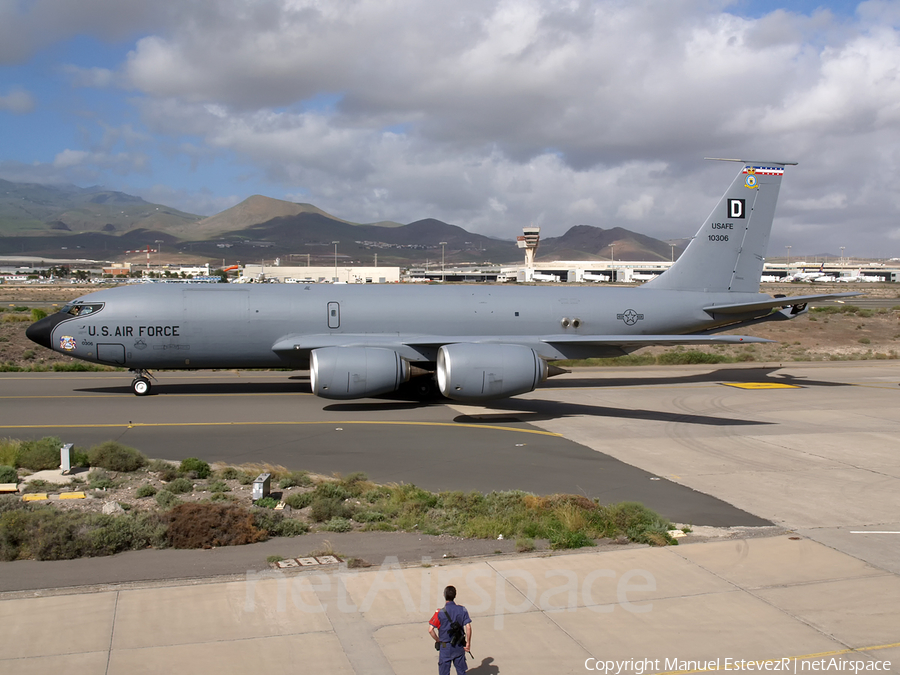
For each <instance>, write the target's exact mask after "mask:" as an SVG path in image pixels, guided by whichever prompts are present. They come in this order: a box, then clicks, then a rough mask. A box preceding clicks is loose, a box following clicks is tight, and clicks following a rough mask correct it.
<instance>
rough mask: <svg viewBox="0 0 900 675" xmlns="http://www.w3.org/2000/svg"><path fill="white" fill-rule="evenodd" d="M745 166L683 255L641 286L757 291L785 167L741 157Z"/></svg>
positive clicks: (775, 163)
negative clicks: (664, 270) (663, 271)
mask: <svg viewBox="0 0 900 675" xmlns="http://www.w3.org/2000/svg"><path fill="white" fill-rule="evenodd" d="M722 161H730V162H741V163H742V164H743V168H742V169H741V171H740V172H739V173H738V175H737V177H736V178H735V179H734V181H733V182H732V183H731V187H729V188H728V190H727V191H726V192H725V194H724V195H723V196H722V198H721V199H720V200H719V203H718V204H717V205H716V208H715V209H713V211H712V213H711V214H710V215H709V217H708V218H707V219H706V221H705V222H704V223H703V226H702V227H701V228H700V230H699V231H698V232H697V234H696V235H694V238H693V239H692V240H691V242H690V244H688V247H687V248H686V249H685V251H684V253H682V254H681V257H679V258H678V260H677V261H675V264H673V265H672V267H670V268H669V269H668V270H666V272H665V273H663V274H661V275H660V276H658V277H657V278H656V279H652V280H650V281H648V282H647V283H646V284H644V286H643V287H644V288H656V289H667V290H682V291H708V292H723V291H726V292H727V291H733V292H739V293H758V292H759V279H760V276H761V274H762V269H763V262H765V255H766V247H767V246H768V243H769V233H770V232H771V231H772V220H773V218H774V216H775V203H776V202H777V201H778V191H779V189H780V188H781V177H782V175H783V174H784V167H785V166H787V165H793V164H796V162H769V161H767V162H756V161H746V160H740V159H731V160H722Z"/></svg>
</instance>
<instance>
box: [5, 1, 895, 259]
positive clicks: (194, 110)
mask: <svg viewBox="0 0 900 675" xmlns="http://www.w3.org/2000/svg"><path fill="white" fill-rule="evenodd" d="M60 4H65V3H60ZM83 4H84V7H83V8H82V7H81V5H82V3H79V11H80V12H82V10H83V16H82V15H81V14H79V13H76V12H71V11H68V10H65V11H61V12H60V16H59V17H57V16H51V11H50V8H51V7H55V6H57V5H56V4H55V3H53V2H51V0H37V1H36V2H35V3H32V4H31V5H29V6H28V7H29V8H30V9H28V10H22V9H15V10H13V9H10V8H9V7H8V6H7V7H6V9H2V10H0V26H3V25H4V22H3V21H2V19H3V18H4V16H5V17H6V18H8V19H10V18H11V19H12V23H11V24H8V25H7V27H6V28H0V38H2V37H4V36H6V37H9V38H10V39H11V40H13V41H14V42H16V41H17V40H18V37H17V35H14V34H13V33H14V32H15V33H21V34H22V35H24V36H29V35H30V36H31V37H34V35H35V33H34V29H33V26H32V24H33V23H34V22H35V21H37V19H38V18H42V19H46V20H47V22H48V23H47V31H48V33H49V34H50V35H57V36H60V35H63V34H73V33H74V32H76V29H77V30H88V31H89V32H90V33H91V34H93V35H99V36H105V37H111V36H122V35H140V36H141V37H140V38H139V39H136V40H135V42H134V45H133V49H131V51H130V53H129V54H128V56H127V58H126V59H125V61H124V62H123V63H122V64H121V68H120V69H119V70H118V71H116V72H111V71H109V70H107V69H104V68H90V67H83V66H79V67H77V68H76V67H74V66H73V67H71V68H70V69H69V72H70V74H71V75H72V77H73V79H74V81H75V82H76V83H80V84H84V85H90V86H94V87H96V86H108V85H109V84H110V83H113V84H118V85H119V86H126V87H128V88H129V90H130V91H131V92H132V96H133V99H132V103H133V105H135V106H136V107H137V109H138V110H139V112H140V114H141V120H142V123H143V124H144V125H146V128H147V130H148V133H151V134H154V135H156V136H158V137H160V138H161V139H162V140H161V141H160V142H159V145H160V146H161V147H164V148H165V152H167V153H169V154H171V155H172V156H175V157H181V158H182V161H184V160H186V161H187V162H190V165H191V166H192V167H194V168H195V170H196V171H197V172H200V173H202V172H203V171H204V168H205V167H208V166H210V163H211V162H222V161H223V157H227V158H228V160H229V161H236V162H238V163H241V170H242V171H244V173H245V174H246V175H252V176H254V177H255V179H256V180H258V181H268V182H269V184H271V185H272V186H273V192H275V191H278V190H280V191H281V193H282V194H302V195H303V196H304V200H306V201H310V202H313V203H315V204H316V205H318V206H320V207H322V208H324V209H326V210H328V211H330V212H332V213H334V214H335V215H338V216H340V217H344V218H347V219H350V220H358V221H376V220H382V219H393V220H401V221H406V222H408V221H411V220H416V219H419V218H423V217H437V218H441V219H443V220H446V221H448V222H453V223H456V224H459V225H462V226H465V227H467V228H471V229H476V230H479V231H481V232H484V233H486V234H492V235H497V236H504V237H507V238H512V237H514V236H515V235H516V234H518V231H519V228H521V227H522V226H523V225H526V224H528V223H530V222H540V223H541V226H542V227H543V228H544V235H545V236H552V235H554V234H560V233H561V232H563V231H565V230H566V229H568V228H569V227H571V226H573V225H577V224H591V225H598V226H603V227H613V226H616V225H623V226H625V227H629V228H631V229H635V230H638V231H641V232H645V233H647V234H651V235H655V236H661V237H676V236H689V235H691V234H693V232H694V231H695V229H696V227H697V226H698V225H699V222H700V221H702V219H703V218H704V217H705V216H706V215H707V213H708V211H709V209H710V208H711V206H712V204H713V203H714V200H715V199H716V198H717V197H718V195H719V194H720V193H721V191H722V190H723V189H724V188H725V187H726V186H727V184H728V181H729V180H730V177H731V176H730V169H729V168H728V166H730V165H728V166H724V167H723V166H722V165H717V164H709V163H703V162H701V161H699V160H700V158H701V157H703V156H726V157H731V156H740V157H747V158H749V159H762V160H765V159H774V160H779V159H781V160H786V161H791V160H797V161H800V162H801V164H800V166H799V167H797V168H790V169H789V170H788V172H787V174H786V177H785V181H784V187H783V191H782V202H781V205H780V207H779V211H778V219H779V224H778V225H777V226H776V229H775V231H774V232H773V239H772V242H773V243H772V246H773V250H779V247H782V246H783V245H785V243H792V245H794V246H795V247H799V246H800V243H799V240H798V239H797V237H800V236H802V235H803V233H804V232H805V233H810V232H815V236H814V238H811V239H808V241H810V246H816V247H819V246H821V247H831V248H836V247H837V246H839V245H841V244H840V243H838V242H839V241H841V240H843V239H846V238H848V237H849V236H850V234H852V235H853V236H854V237H855V238H856V239H857V240H858V241H859V242H860V246H866V247H868V249H869V250H871V251H872V252H873V253H875V252H880V251H881V250H882V248H883V247H881V246H880V244H879V242H880V241H881V240H882V239H883V238H884V237H886V236H887V234H886V233H888V232H891V231H893V229H894V228H895V225H894V223H895V222H897V220H898V215H900V214H898V209H900V204H898V203H897V202H898V199H897V197H895V196H894V195H895V194H896V189H895V187H894V185H893V184H892V183H893V182H894V180H895V179H894V177H895V176H896V175H897V174H898V169H900V150H897V148H900V69H898V68H897V67H896V64H897V63H900V30H898V27H900V11H898V10H897V5H896V3H892V2H876V1H872V2H866V3H862V4H861V5H860V7H859V9H858V12H857V15H856V17H854V18H837V17H835V16H834V15H832V14H831V13H830V12H828V11H827V10H819V11H816V12H814V13H813V14H812V15H809V16H806V15H802V14H798V13H796V12H791V11H789V10H787V9H786V10H778V11H775V12H772V13H770V14H768V15H766V16H764V17H762V18H758V19H756V18H747V17H742V16H738V15H737V14H736V13H732V12H729V11H728V10H729V7H731V6H732V4H733V3H729V2H727V1H726V0H708V1H707V2H700V3H698V2H695V1H693V0H671V1H670V2H666V3H659V2H656V1H654V0H636V1H635V2H628V3H625V2H621V1H618V0H593V1H589V0H586V1H583V2H572V1H569V0H488V1H485V0H456V1H455V2H449V1H448V0H447V1H442V0H429V1H427V2H426V1H425V0H392V1H389V2H385V1H384V0H342V1H341V2H322V1H321V0H264V1H257V0H252V1H251V0H222V1H221V2H215V3H183V2H176V0H166V1H164V2H161V3H159V11H158V12H155V13H154V12H150V11H149V10H148V9H145V6H144V4H139V3H137V2H113V0H89V1H88V2H86V3H83ZM786 6H787V7H790V5H787V4H786ZM4 12H5V14H4ZM66 21H68V22H70V23H71V26H70V27H66V26H65V25H64V24H65V22H66ZM91 22H94V23H93V27H92V28H90V29H87V28H84V27H85V26H87V25H89V24H90V23H91ZM9 25H12V26H13V28H9ZM67 31H69V32H67ZM40 39H43V38H38V40H39V41H40ZM0 44H2V40H0ZM16 44H18V42H16ZM4 49H6V50H7V51H8V52H9V53H10V54H12V53H13V52H14V51H15V50H16V49H19V51H20V52H22V50H23V49H24V50H25V51H24V52H22V53H25V52H27V51H28V49H31V48H27V47H21V46H19V47H16V46H15V45H12V46H10V45H7V46H6V47H0V59H2V58H3V54H4ZM7 58H11V57H7ZM109 126H110V128H112V129H124V128H125V127H126V125H125V124H123V123H121V122H119V121H111V122H110V124H109ZM131 128H132V130H133V132H134V134H135V135H136V137H135V138H134V139H133V140H132V141H131V144H130V145H128V142H127V141H126V137H125V136H116V137H115V139H113V138H112V135H111V134H107V136H106V138H107V142H106V143H104V142H100V143H95V144H94V146H95V147H89V148H85V149H84V151H85V152H88V153H90V154H89V155H88V156H87V157H83V158H81V161H79V162H76V160H78V157H77V156H76V155H65V154H64V153H60V156H59V157H58V158H57V161H58V162H76V163H75V164H72V165H71V166H75V165H76V164H77V165H78V166H82V167H84V166H87V165H89V164H92V165H94V166H95V167H97V170H107V169H105V168H104V167H107V166H108V167H110V168H109V170H112V171H119V172H121V171H125V170H126V167H128V168H127V170H141V169H140V168H139V163H137V164H135V163H133V162H132V161H131V160H132V159H133V158H136V154H137V152H138V149H139V148H140V147H141V144H142V143H143V144H146V143H147V142H148V139H147V138H145V137H142V135H141V134H142V130H140V129H137V128H136V127H134V126H132V127H131ZM117 143H119V144H120V145H125V147H124V155H123V156H122V157H121V158H120V159H119V160H118V161H113V160H112V159H111V158H114V157H118V156H119V155H117V154H116V155H114V154H113V149H112V147H113V145H116V144H117ZM70 147H71V146H70ZM216 168H218V167H216ZM215 175H218V174H215ZM210 181H211V182H212V181H213V179H210ZM213 189H214V188H213ZM226 191H227V192H233V191H234V187H233V186H229V188H228V189H227V190H226ZM179 194H180V193H179ZM231 196H232V195H229V196H228V198H229V199H230V198H231ZM273 196H277V195H273ZM206 202H207V203H212V201H211V200H209V199H207V200H206ZM788 238H790V239H793V241H792V242H787V239H788Z"/></svg>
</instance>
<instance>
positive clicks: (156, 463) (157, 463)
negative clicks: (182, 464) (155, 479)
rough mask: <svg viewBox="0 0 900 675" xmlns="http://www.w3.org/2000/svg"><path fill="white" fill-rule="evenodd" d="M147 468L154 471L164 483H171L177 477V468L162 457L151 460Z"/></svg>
mask: <svg viewBox="0 0 900 675" xmlns="http://www.w3.org/2000/svg"><path fill="white" fill-rule="evenodd" d="M147 470H148V471H153V472H154V473H156V475H157V476H159V479H160V480H161V481H163V482H164V483H171V482H172V481H173V480H175V479H176V478H178V469H176V468H175V467H174V466H172V465H171V464H169V462H167V461H165V460H162V459H154V460H153V461H151V462H150V464H149V466H148V467H147Z"/></svg>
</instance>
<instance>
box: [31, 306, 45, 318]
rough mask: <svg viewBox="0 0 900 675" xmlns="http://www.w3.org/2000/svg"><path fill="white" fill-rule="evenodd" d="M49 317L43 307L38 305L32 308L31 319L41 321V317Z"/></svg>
mask: <svg viewBox="0 0 900 675" xmlns="http://www.w3.org/2000/svg"><path fill="white" fill-rule="evenodd" d="M45 318H47V312H45V311H44V310H42V309H38V308H37V307H32V308H31V320H32V321H40V320H41V319H45Z"/></svg>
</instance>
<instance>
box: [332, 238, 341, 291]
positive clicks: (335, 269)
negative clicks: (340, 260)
mask: <svg viewBox="0 0 900 675" xmlns="http://www.w3.org/2000/svg"><path fill="white" fill-rule="evenodd" d="M331 243H332V244H334V281H337V278H338V277H337V245H338V244H339V243H340V242H337V241H333V242H331ZM332 283H333V282H332Z"/></svg>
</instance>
